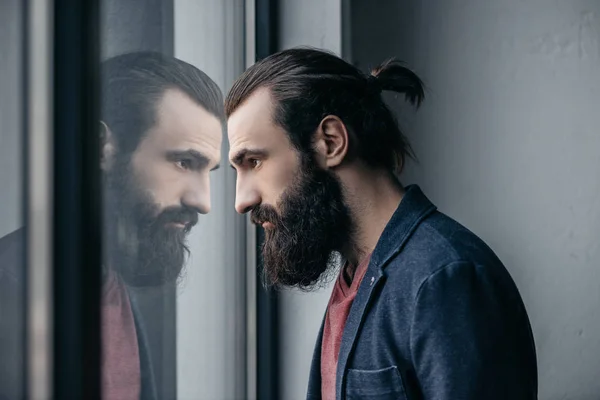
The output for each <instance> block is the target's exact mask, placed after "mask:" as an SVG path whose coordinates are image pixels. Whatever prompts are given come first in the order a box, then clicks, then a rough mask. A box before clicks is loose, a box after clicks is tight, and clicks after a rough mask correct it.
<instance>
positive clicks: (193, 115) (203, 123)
mask: <svg viewBox="0 0 600 400" xmlns="http://www.w3.org/2000/svg"><path fill="white" fill-rule="evenodd" d="M155 128H156V129H155V131H156V132H155V133H156V135H155V139H156V140H157V141H159V142H162V143H163V144H165V145H171V146H184V147H185V146H188V147H192V148H194V149H196V150H198V151H200V152H201V153H203V154H204V155H205V156H206V157H209V158H210V159H211V160H213V159H214V160H215V161H217V162H218V161H219V160H220V156H221V143H222V140H223V125H222V122H221V120H219V118H217V117H216V116H215V115H213V114H211V113H210V112H209V111H208V110H206V109H205V108H204V107H202V106H201V105H199V104H198V103H196V102H195V101H194V100H192V99H191V98H190V97H189V96H188V95H187V94H185V93H183V92H181V91H179V90H176V89H169V90H167V91H165V93H164V95H163V97H162V98H161V100H160V102H159V104H158V107H157V120H156V125H155Z"/></svg>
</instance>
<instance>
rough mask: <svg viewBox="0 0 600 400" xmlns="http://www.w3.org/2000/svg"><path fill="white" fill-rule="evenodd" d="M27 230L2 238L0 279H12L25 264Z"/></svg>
mask: <svg viewBox="0 0 600 400" xmlns="http://www.w3.org/2000/svg"><path fill="white" fill-rule="evenodd" d="M24 246H25V228H19V229H17V230H15V231H13V232H11V233H9V234H8V235H5V236H3V237H1V238H0V279H3V278H10V277H11V276H13V275H14V274H15V271H16V270H17V268H18V266H19V265H21V264H22V263H23V255H24V252H23V250H24Z"/></svg>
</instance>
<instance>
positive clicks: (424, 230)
mask: <svg viewBox="0 0 600 400" xmlns="http://www.w3.org/2000/svg"><path fill="white" fill-rule="evenodd" d="M457 263H461V264H471V265H474V266H475V265H476V266H478V267H481V268H483V272H484V273H486V272H490V273H495V272H497V271H498V270H504V266H503V265H502V262H501V261H500V260H499V259H498V257H497V256H496V254H495V253H494V252H493V251H492V249H491V248H490V247H489V246H488V245H487V244H486V243H485V242H484V241H483V240H482V239H481V238H480V237H479V236H477V235H476V234H475V233H473V232H472V231H470V230H469V229H468V228H466V227H465V226H464V225H462V224H460V223H459V222H458V221H456V220H454V219H452V218H450V217H449V216H447V215H445V214H443V213H441V212H439V211H436V212H434V213H432V214H431V215H430V216H429V217H427V218H426V219H424V220H423V221H421V223H420V224H419V226H418V227H416V229H415V230H414V232H413V233H412V235H411V237H410V238H409V239H408V240H407V242H406V243H405V245H404V246H403V248H402V250H401V251H400V252H399V253H398V254H397V255H396V256H395V257H393V258H392V260H390V263H389V264H388V266H387V267H386V274H387V275H388V280H390V281H391V282H395V281H396V282H397V283H402V285H403V286H406V285H407V284H409V285H411V286H413V288H414V289H417V290H418V287H420V286H421V284H422V283H423V282H424V281H425V280H427V279H428V278H429V277H430V276H432V275H433V274H435V273H436V272H438V271H439V270H441V269H442V268H445V267H447V266H449V265H453V264H457Z"/></svg>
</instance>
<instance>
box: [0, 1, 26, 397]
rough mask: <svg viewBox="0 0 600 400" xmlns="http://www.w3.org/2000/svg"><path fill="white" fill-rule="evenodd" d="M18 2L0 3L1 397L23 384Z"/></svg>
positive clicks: (20, 390)
mask: <svg viewBox="0 0 600 400" xmlns="http://www.w3.org/2000/svg"><path fill="white" fill-rule="evenodd" d="M22 12H23V10H22V2H21V1H19V0H6V1H2V2H0V126H1V127H2V128H0V187H1V188H2V190H0V204H1V205H2V207H0V399H16V398H21V397H22V396H23V388H24V384H23V383H24V367H25V364H24V354H25V353H24V350H25V347H24V346H25V340H24V333H25V331H24V327H25V318H24V317H25V312H24V311H25V308H24V306H25V304H24V299H25V283H24V278H25V274H24V270H25V259H24V234H23V229H22V227H23V218H22V215H23V211H24V207H23V204H24V199H23V193H24V190H23V189H24V184H23V179H24V175H23V168H22V167H23V154H24V153H23V130H22V111H23V110H22V99H23V97H22V86H21V82H22V78H23V76H22V71H23V65H22V53H23V34H22V28H23V27H22V23H21V21H22Z"/></svg>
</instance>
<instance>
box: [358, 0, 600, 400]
mask: <svg viewBox="0 0 600 400" xmlns="http://www.w3.org/2000/svg"><path fill="white" fill-rule="evenodd" d="M378 5H379V6H380V7H379V8H377V9H374V8H373V7H372V5H370V4H369V2H366V1H363V0H355V1H353V10H352V15H353V20H352V21H353V28H354V29H353V31H352V34H353V47H352V49H353V57H354V60H356V61H358V62H359V63H360V64H361V65H363V66H367V65H373V64H375V63H377V62H380V61H381V60H383V59H384V58H386V57H389V56H392V55H395V56H398V57H400V58H402V59H404V60H406V61H407V62H408V63H409V65H410V66H412V67H414V68H415V69H416V71H417V72H418V73H419V74H420V75H421V76H422V77H423V78H424V79H425V81H426V83H427V85H428V87H429V92H428V98H426V101H425V103H424V106H423V108H422V109H421V110H420V111H419V112H418V113H417V114H416V115H415V116H411V117H410V118H408V119H407V120H406V121H407V122H406V124H407V126H406V128H407V129H406V131H407V134H408V136H409V138H410V140H411V141H412V143H413V145H414V148H415V151H416V152H417V155H418V156H419V158H420V164H419V165H415V164H411V165H409V168H408V170H407V171H406V174H405V176H404V183H413V182H414V183H419V184H420V185H421V186H422V187H423V189H424V190H425V192H426V193H427V194H428V195H429V196H430V197H431V198H432V199H433V201H434V202H435V203H437V204H438V206H439V207H440V208H441V209H442V211H445V212H447V213H448V214H450V215H451V216H453V217H455V218H456V219H458V220H459V221H461V222H462V223H464V224H465V225H467V226H468V227H469V228H471V229H472V230H474V231H475V232H476V233H477V234H479V235H480V236H481V237H482V238H483V239H484V240H486V241H487V242H488V243H489V244H490V245H491V247H492V248H493V249H494V250H495V251H496V252H497V253H498V255H499V256H500V257H501V259H502V260H503V261H504V263H505V264H506V266H507V268H508V269H509V271H510V273H511V274H512V276H513V277H514V279H515V281H516V283H517V285H518V287H519V288H520V291H521V293H522V296H523V298H524V301H525V304H526V306H527V309H528V311H529V315H530V319H531V322H532V325H533V330H534V335H535V339H536V343H537V350H538V361H539V382H540V395H539V398H540V399H544V400H546V399H548V400H554V399H557V400H558V399H577V400H584V399H586V400H587V399H590V400H591V399H598V398H599V397H600V381H599V380H598V372H599V371H600V307H599V304H600V286H599V285H600V284H599V282H600V240H599V238H600V179H599V173H600V112H599V111H600V2H598V1H585V0H573V1H570V2H567V1H560V0H524V1H523V0H505V1H502V2H498V1H496V2H492V1H489V2H487V1H486V2H482V1H479V0H470V1H455V0H453V1H448V0H426V1H421V2H412V1H385V2H381V3H378ZM367 34H369V36H367ZM409 115H410V113H409Z"/></svg>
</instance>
